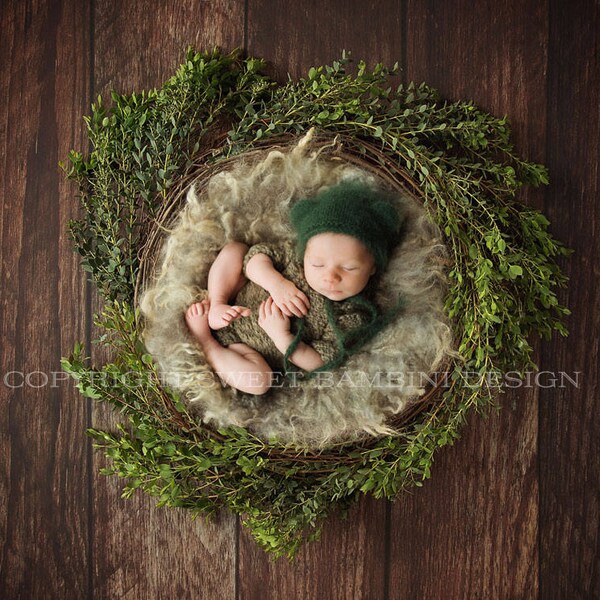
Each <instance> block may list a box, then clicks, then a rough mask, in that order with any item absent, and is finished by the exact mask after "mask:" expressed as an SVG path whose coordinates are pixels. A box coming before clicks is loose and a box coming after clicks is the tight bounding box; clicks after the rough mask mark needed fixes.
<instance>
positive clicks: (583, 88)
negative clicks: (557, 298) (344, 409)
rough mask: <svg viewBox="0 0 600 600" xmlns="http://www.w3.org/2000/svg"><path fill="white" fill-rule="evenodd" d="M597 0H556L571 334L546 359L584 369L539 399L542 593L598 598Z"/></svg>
mask: <svg viewBox="0 0 600 600" xmlns="http://www.w3.org/2000/svg"><path fill="white" fill-rule="evenodd" d="M599 31H600V4H599V3H598V2H581V1H579V2H572V3H569V4H566V3H563V2H556V1H552V2H550V32H549V40H550V42H549V44H550V45H549V59H550V61H549V69H548V96H547V100H548V142H547V158H546V163H547V164H548V167H549V169H550V175H551V180H552V185H551V186H550V188H549V190H548V194H547V196H546V212H547V213H548V215H549V218H550V219H551V220H552V223H553V225H552V229H553V231H554V232H555V234H556V235H557V237H558V238H559V239H561V240H563V241H564V242H565V243H566V244H567V245H568V246H570V247H571V248H573V249H574V254H573V255H572V256H571V257H570V258H569V259H568V260H564V261H563V264H564V266H565V270H566V272H567V273H568V275H569V276H570V278H571V281H570V284H569V289H568V290H565V292H564V293H563V294H562V300H563V301H564V302H565V303H566V304H567V305H568V306H569V308H570V309H571V311H572V315H571V317H570V318H569V320H568V327H569V330H570V332H571V333H570V336H569V337H568V338H567V339H557V340H554V343H553V344H551V345H545V346H544V347H543V354H542V356H543V361H542V362H543V363H544V364H547V365H550V366H551V367H552V366H553V367H554V368H557V367H558V368H560V370H562V371H566V372H567V373H570V374H574V373H576V372H577V373H579V376H578V377H579V382H580V384H579V388H575V387H573V386H572V385H567V386H566V387H564V388H558V389H544V390H542V391H541V395H540V474H539V477H540V553H541V557H540V558H541V564H540V594H541V596H542V597H543V598H550V599H553V598H586V599H587V598H599V597H600V578H599V564H598V559H599V554H600V553H599V551H598V537H599V520H600V485H599V478H600V443H599V440H600V416H599V411H598V400H597V399H598V386H599V385H600V380H599V377H598V372H599V369H598V350H599V347H598V343H599V342H598V333H599V331H600V270H599V268H598V265H599V264H600V242H599V240H600V204H599V197H600V184H599V183H600V182H599V180H598V156H599V155H600V147H599V146H600V109H599V108H598V82H599V81H600V45H599V42H598V32H599Z"/></svg>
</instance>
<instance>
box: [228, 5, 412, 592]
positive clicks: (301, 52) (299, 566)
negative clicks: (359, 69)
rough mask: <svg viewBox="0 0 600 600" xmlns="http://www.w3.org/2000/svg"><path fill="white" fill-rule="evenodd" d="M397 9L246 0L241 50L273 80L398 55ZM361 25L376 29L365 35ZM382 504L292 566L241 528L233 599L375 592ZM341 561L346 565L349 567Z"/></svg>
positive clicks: (354, 515)
mask: <svg viewBox="0 0 600 600" xmlns="http://www.w3.org/2000/svg"><path fill="white" fill-rule="evenodd" d="M401 21H402V11H401V7H400V6H399V5H398V3H397V2H392V1H385V2H378V3H368V4H365V3H363V2H356V1H352V2H344V3H343V6H342V4H341V3H331V2H329V3H328V2H325V3H318V2H316V1H310V2H292V1H285V2H279V3H278V4H277V10H273V3H272V2H268V1H264V0H261V1H255V2H251V3H250V4H249V6H248V46H247V49H248V53H249V54H250V55H255V56H260V57H261V58H264V59H266V60H267V61H269V72H270V74H271V75H272V76H274V77H275V78H276V79H278V80H279V81H280V82H284V81H286V80H287V76H288V73H289V74H290V76H291V77H292V78H297V77H299V76H301V75H305V74H306V73H307V72H308V69H309V68H310V67H311V66H314V65H322V64H330V63H331V62H332V61H333V60H336V59H338V58H339V57H340V56H341V52H342V50H343V49H345V50H348V51H350V52H351V54H352V56H353V58H354V59H356V60H359V59H364V60H365V61H366V62H367V64H368V65H369V66H373V65H374V64H375V63H377V62H384V63H385V64H388V65H393V64H394V62H396V61H400V60H401V51H402V38H401ZM365 23H368V24H369V30H370V31H373V32H377V33H376V35H365ZM386 516H387V505H386V503H385V502H377V501H374V500H373V499H372V498H362V499H361V500H360V502H359V503H358V505H357V506H356V507H354V508H353V509H352V510H351V511H350V513H349V515H348V518H347V519H346V520H340V519H339V518H336V517H333V518H331V519H328V520H327V522H326V523H325V524H324V531H323V536H322V538H321V540H320V541H319V542H315V543H311V544H308V545H306V546H305V547H304V548H303V549H302V550H301V551H300V553H299V554H298V556H297V558H296V559H295V561H294V562H293V563H292V564H289V563H288V561H287V560H286V559H280V560H278V561H276V562H273V561H272V560H270V559H269V557H268V556H267V555H265V554H264V553H263V552H262V550H260V549H259V548H258V547H257V546H256V545H255V544H254V542H253V541H252V539H251V537H250V536H249V535H248V534H247V533H246V532H244V533H243V534H242V535H241V536H240V564H239V580H240V588H239V594H240V598H317V597H319V598H352V599H358V598H383V597H384V594H385V559H384V556H385V552H386V532H385V527H386ZM349 565H351V567H350V568H349Z"/></svg>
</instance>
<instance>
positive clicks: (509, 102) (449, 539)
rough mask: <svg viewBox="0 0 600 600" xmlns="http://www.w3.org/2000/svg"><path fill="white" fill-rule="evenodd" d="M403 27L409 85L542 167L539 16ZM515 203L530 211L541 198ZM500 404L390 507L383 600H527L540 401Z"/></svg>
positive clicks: (526, 10) (493, 15)
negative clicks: (483, 119) (503, 130)
mask: <svg viewBox="0 0 600 600" xmlns="http://www.w3.org/2000/svg"><path fill="white" fill-rule="evenodd" d="M406 19H407V55H406V77H407V80H415V81H417V82H419V81H426V82H427V83H429V84H430V85H433V86H434V87H436V88H438V89H439V90H440V92H441V93H442V95H443V96H444V97H446V98H450V99H459V98H461V99H472V100H474V101H475V102H476V104H478V105H479V106H481V107H483V108H485V109H486V110H489V111H490V112H492V113H494V114H497V115H503V114H508V115H509V117H510V120H511V123H512V124H513V128H514V131H515V137H516V141H517V146H518V151H519V152H520V153H521V154H522V155H524V156H526V157H528V158H529V159H532V160H541V159H542V158H543V152H544V145H543V142H544V137H543V136H544V132H545V103H544V89H545V78H544V69H545V63H546V46H545V42H546V39H547V30H546V28H545V24H546V23H547V15H546V12H545V8H544V6H543V5H542V4H540V3H539V2H533V1H532V2H527V1H524V2H519V3H517V4H516V5H515V3H514V2H510V3H509V2H479V3H477V4H476V5H474V4H473V3H468V2H453V3H445V2H427V3H424V2H409V3H408V5H407V16H406ZM523 199H524V200H525V201H527V202H529V203H531V204H537V205H538V206H539V205H541V201H542V197H541V192H534V193H530V195H529V196H528V197H524V198H523ZM501 402H502V404H503V406H504V407H505V408H504V410H502V412H501V413H500V415H498V416H493V417H492V418H489V419H488V420H485V421H484V420H482V419H481V418H480V417H478V416H476V415H472V416H471V417H470V419H469V423H468V425H466V426H465V427H464V431H463V435H462V439H461V440H460V441H459V442H457V444H456V446H455V447H454V448H452V449H450V450H448V451H442V452H440V453H439V456H438V457H437V458H436V461H435V464H434V468H433V470H432V480H431V481H428V482H427V483H426V484H425V486H424V488H423V489H422V490H420V491H418V492H416V493H415V494H414V495H411V496H406V495H405V496H400V497H399V498H398V500H397V502H396V503H395V505H394V508H393V510H392V519H391V538H392V541H391V545H390V546H391V557H390V598H411V597H416V596H419V597H434V598H437V597H445V598H463V597H475V598H530V597H535V596H536V593H537V585H538V583H537V580H538V566H537V564H538V550H537V534H538V531H537V518H538V487H537V417H538V415H537V390H536V389H535V388H534V387H532V388H521V389H519V390H514V391H512V392H511V393H510V394H507V395H505V396H503V397H502V398H501ZM511 405H512V408H511ZM406 515H411V516H410V518H406ZM433 573H435V574H436V575H435V577H432V574H433Z"/></svg>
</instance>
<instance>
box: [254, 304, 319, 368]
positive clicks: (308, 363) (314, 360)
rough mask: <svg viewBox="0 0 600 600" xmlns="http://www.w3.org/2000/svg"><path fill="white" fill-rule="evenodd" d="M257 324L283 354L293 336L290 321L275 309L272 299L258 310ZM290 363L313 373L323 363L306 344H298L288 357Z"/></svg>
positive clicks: (317, 354)
mask: <svg viewBox="0 0 600 600" xmlns="http://www.w3.org/2000/svg"><path fill="white" fill-rule="evenodd" d="M258 324H259V325H260V326H261V327H262V328H263V329H264V330H265V332H266V334H267V335H268V336H269V337H270V338H271V339H272V340H273V343H274V344H275V346H276V348H277V350H279V352H281V354H285V353H286V352H287V349H288V348H289V347H290V344H291V343H292V342H293V341H294V335H293V334H292V332H291V331H290V320H289V318H288V317H286V316H285V315H284V314H283V313H282V312H281V311H280V310H279V308H278V307H277V305H276V304H275V302H274V301H273V299H272V298H269V299H268V300H265V301H264V302H263V303H262V304H261V305H260V307H259V309H258ZM288 358H289V360H290V362H291V363H293V364H295V365H296V366H297V367H300V368H301V369H304V370H305V371H313V370H314V369H318V368H319V367H322V366H323V365H324V364H325V363H324V362H323V359H322V358H321V355H320V354H319V353H318V352H317V351H316V350H315V349H314V348H311V347H310V346H309V345H308V344H305V343H304V342H300V343H299V344H298V345H297V346H296V349H295V350H294V352H293V353H292V354H291V355H290V356H289V357H288Z"/></svg>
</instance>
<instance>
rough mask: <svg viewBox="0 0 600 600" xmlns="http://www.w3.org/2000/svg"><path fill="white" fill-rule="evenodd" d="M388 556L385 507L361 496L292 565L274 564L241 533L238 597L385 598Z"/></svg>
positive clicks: (264, 599) (292, 599)
mask: <svg viewBox="0 0 600 600" xmlns="http://www.w3.org/2000/svg"><path fill="white" fill-rule="evenodd" d="M385 554H386V511H385V503H383V502H378V501H377V500H374V499H373V498H372V497H368V498H366V497H362V498H361V499H360V500H359V502H358V504H357V505H356V506H354V507H352V508H351V509H350V511H349V513H348V516H347V518H345V519H343V518H341V517H340V516H339V515H337V514H335V513H334V514H333V515H332V516H331V517H330V518H328V519H327V520H326V521H325V522H324V524H323V533H322V536H321V539H320V540H318V541H316V542H312V543H309V544H307V545H305V546H303V547H302V549H301V550H300V552H299V553H298V555H297V557H296V558H295V559H294V561H293V562H291V563H290V562H289V561H288V560H287V559H286V558H280V559H279V560H277V561H273V560H272V559H270V558H269V557H268V556H266V555H265V554H264V552H263V551H262V550H259V549H258V548H257V546H256V544H255V543H254V540H252V538H251V537H250V535H249V534H248V533H247V532H246V531H242V533H241V536H240V551H239V555H240V558H239V560H240V562H239V588H238V598H240V599H245V598H249V599H256V600H269V599H279V598H285V599H286V600H295V599H297V598H298V599H299V598H336V599H339V600H356V599H358V598H384V597H385Z"/></svg>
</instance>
